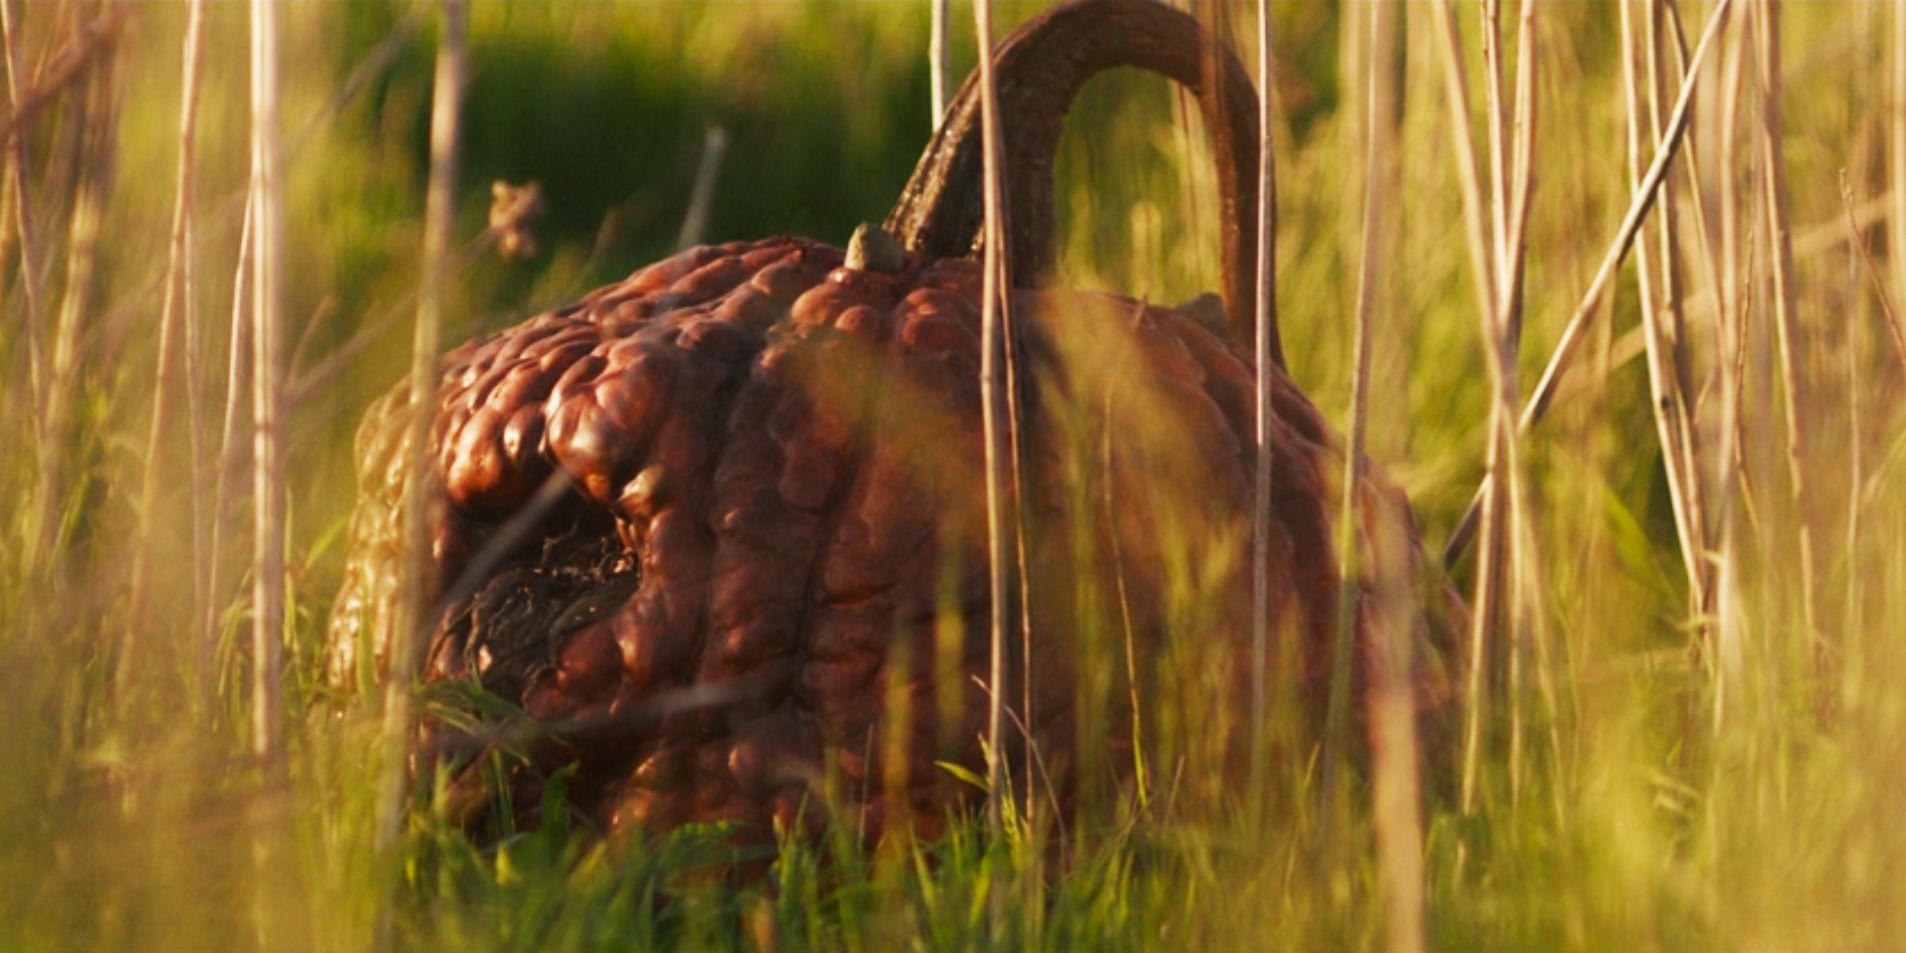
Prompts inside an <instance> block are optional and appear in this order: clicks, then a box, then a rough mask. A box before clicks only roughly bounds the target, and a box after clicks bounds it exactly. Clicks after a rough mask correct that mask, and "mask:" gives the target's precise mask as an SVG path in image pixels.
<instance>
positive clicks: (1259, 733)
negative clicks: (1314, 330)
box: [1250, 0, 1278, 781]
mask: <svg viewBox="0 0 1906 953" xmlns="http://www.w3.org/2000/svg"><path fill="white" fill-rule="evenodd" d="M1276 65H1277V60H1276V46H1275V45H1274V44H1273V43H1272V35H1271V4H1270V0H1258V7H1257V79H1258V97H1257V116H1258V122H1257V128H1258V144H1257V279H1256V285H1255V292H1256V315H1255V328H1256V334H1255V335H1254V336H1253V339H1254V340H1255V341H1256V342H1257V347H1256V351H1255V353H1254V354H1253V359H1254V360H1255V361H1256V363H1257V393H1256V400H1257V413H1256V415H1255V418H1254V424H1255V428H1256V430H1255V434H1254V436H1255V437H1256V439H1257V448H1256V450H1257V467H1256V471H1255V473H1254V474H1253V482H1252V487H1251V489H1252V494H1251V729H1250V739H1251V759H1250V763H1251V777H1252V779H1253V781H1261V780H1262V779H1263V771H1264V759H1265V755H1266V752H1265V731H1266V726H1265V719H1266V717H1267V715H1268V707H1269V689H1268V687H1267V685H1266V682H1267V680H1268V679H1269V677H1270V672H1269V669H1270V644H1271V549H1270V547H1271V534H1272V532H1273V525H1272V517H1273V515H1274V512H1273V509H1272V502H1271V487H1272V483H1273V472H1274V468H1275V466H1276V453H1275V452H1274V451H1275V446H1274V440H1273V436H1274V434H1275V433H1276V429H1277V407H1276V403H1275V401H1274V400H1273V394H1274V393H1275V392H1276V378H1275V377H1273V375H1274V374H1276V373H1277V372H1278V362H1277V355H1276V351H1275V349H1274V348H1275V342H1276V340H1277V154H1276V151H1275V150H1274V149H1273V148H1272V145H1273V143H1272V139H1271V130H1272V129H1273V128H1275V126H1276V122H1275V120H1276V118H1277V115H1276V109H1275V102H1274V98H1273V96H1272V78H1273V76H1274V75H1275V71H1276Z"/></svg>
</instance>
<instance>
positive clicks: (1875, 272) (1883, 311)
mask: <svg viewBox="0 0 1906 953" xmlns="http://www.w3.org/2000/svg"><path fill="white" fill-rule="evenodd" d="M1840 203H1841V205H1842V206H1843V207H1845V209H1846V230H1847V239H1848V241H1849V242H1850V243H1851V244H1852V245H1853V247H1854V249H1855V250H1856V251H1857V252H1858V254H1859V261H1860V265H1861V267H1862V268H1863V269H1864V270H1865V272H1866V275H1867V278H1868V279H1869V280H1870V281H1871V282H1872V285H1873V296H1874V297H1875V298H1877V299H1878V300H1879V305H1880V316H1881V317H1882V318H1884V319H1885V321H1886V331H1887V335H1888V337H1890V338H1891V339H1892V342H1893V353H1894V354H1896V355H1897V356H1898V357H1899V360H1900V364H1901V365H1902V366H1906V327H1902V326H1901V324H1900V318H1899V311H1898V309H1896V308H1894V307H1893V296H1892V295H1890V294H1888V293H1887V291H1886V276H1885V275H1884V274H1883V273H1882V272H1881V271H1880V268H1879V265H1877V264H1875V263H1874V261H1873V253H1872V251H1871V250H1869V249H1868V248H1867V247H1866V236H1865V235H1863V234H1861V231H1860V226H1859V223H1858V222H1856V221H1855V220H1854V218H1853V186H1852V185H1851V184H1850V183H1848V182H1847V178H1846V170H1845V169H1841V170H1840ZM1855 449H1857V442H1856V447H1855Z"/></svg>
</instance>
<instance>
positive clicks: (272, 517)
mask: <svg viewBox="0 0 1906 953" xmlns="http://www.w3.org/2000/svg"><path fill="white" fill-rule="evenodd" d="M251 14H252V22H251V68H252V73H251V103H252V114H251V146H252V149H251V174H252V189H253V193H252V214H253V215H254V216H255V217H256V218H255V226H256V228H257V233H256V235H254V241H253V243H252V329H253V333H252V421H253V426H254V427H255V428H256V430H255V432H254V433H253V435H252V483H253V489H252V506H253V511H254V526H253V533H254V536H253V552H252V563H253V570H252V673H251V685H252V751H253V753H254V754H255V755H257V756H258V757H259V758H260V759H261V760H267V761H268V760H271V759H274V758H275V757H276V756H277V754H278V747H279V740H278V735H279V722H280V717H281V713H280V711H279V702H280V699H279V687H280V677H281V675H280V672H279V653H280V649H281V646H282V643H283V641H284V627H285V523H284V520H285V485H284V460H283V457H282V456H281V448H282V438H283V429H282V426H283V425H282V423H281V421H280V420H279V407H280V403H279V380H278V377H279V363H280V351H281V350H282V349H283V348H282V346H281V342H280V336H281V329H280V326H279V322H280V321H281V319H282V311H283V302H284V286H283V280H282V275H283V254H284V220H283V218H282V216H283V203H284V183H283V182H282V181H281V179H280V175H281V173H282V172H283V169H282V168H281V167H280V165H279V153H278V142H279V139H278V133H279V129H278V4H277V3H276V2H275V0H252V6H251Z"/></svg>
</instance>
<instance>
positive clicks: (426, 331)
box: [376, 0, 714, 946]
mask: <svg viewBox="0 0 1906 953" xmlns="http://www.w3.org/2000/svg"><path fill="white" fill-rule="evenodd" d="M467 17H468V12H467V10H466V8H465V6H464V3H463V0H445V2H444V4H443V31H442V33H441V34H440V38H439V40H438V46H437V66H436V75H435V77H434V78H433V80H432V95H431V107H430V179H429V185H428V190H427V193H426V197H425V205H424V248H423V273H422V275H421V280H420V281H419V288H418V293H417V321H416V325H415V327H414V331H413V335H412V339H411V358H410V383H409V392H410V416H409V419H408V420H407V421H406V422H405V423H406V433H405V438H404V446H405V453H406V455H407V457H408V459H407V460H406V462H405V473H406V474H408V475H409V479H408V480H406V481H405V484H404V503H403V521H404V534H403V538H404V541H405V546H406V552H405V553H404V559H403V562H402V564H401V569H400V571H401V573H402V578H401V579H400V581H399V588H398V607H397V616H396V624H395V625H394V626H393V628H392V634H391V645H390V649H389V657H388V659H387V660H386V665H387V668H388V672H387V674H386V676H385V693H384V728H383V752H382V754H383V762H382V765H381V770H382V775H381V779H380V783H381V787H380V790H379V791H378V805H377V810H378V815H377V832H376V838H377V841H376V847H377V849H378V851H379V853H380V854H386V853H388V852H390V851H392V850H394V849H395V848H396V846H397V845H398V843H399V841H400V838H399V834H400V833H401V832H402V822H403V817H404V803H405V800H406V798H405V783H404V782H405V773H406V766H407V765H408V764H409V762H410V737H411V721H412V713H411V703H412V694H413V693H414V691H415V686H414V685H413V681H414V679H415V677H416V668H417V661H418V655H419V653H420V651H421V649H422V642H423V635H424V633H425V632H426V627H427V626H428V625H429V624H430V621H429V620H430V618H431V617H432V616H433V615H434V613H432V612H431V609H432V607H431V605H430V597H429V593H428V587H429V581H428V580H429V573H430V569H431V562H432V556H431V549H430V546H431V540H432V538H433V535H434V534H433V533H432V532H431V527H430V511H431V508H432V506H433V504H434V501H433V500H432V499H431V494H432V493H433V492H434V485H435V481H434V480H431V479H429V478H427V476H426V474H429V473H430V472H431V453H430V450H429V440H430V423H431V420H432V419H433V418H434V417H435V415H436V409H437V374H438V370H437V360H438V352H439V351H440V350H441V344H440V339H441V337H442V328H443V311H444V294H445V291H446V288H447V285H448V283H449V282H448V278H449V270H450V253H451V248H450V244H451V240H452V236H451V232H452V230H453V228H454V226H455V224H456V187H457V145H458V139H459V136H460V134H461V127H462V112H463V88H464V82H465V77H466V73H467V69H466V67H465V49H464V43H465V41H464V35H465V31H466V29H467ZM709 148H710V149H711V151H712V150H713V148H714V147H713V145H712V143H711V145H710V147H709ZM395 860H396V858H394V857H393V858H391V861H392V864H391V875H392V889H393V890H395V889H396V886H397V884H398V883H400V881H401V878H399V877H398V876H397V872H398V869H399V868H398V865H397V864H396V863H395ZM391 915H392V913H391V911H390V910H389V908H386V910H385V911H384V912H383V914H382V915H381V919H382V924H381V925H380V929H379V937H378V939H379V942H380V943H382V944H385V945H386V946H388V943H389V941H390V940H391V939H393V937H392V935H391V932H390V931H391V921H390V920H389V919H388V918H389V917H390V916H391Z"/></svg>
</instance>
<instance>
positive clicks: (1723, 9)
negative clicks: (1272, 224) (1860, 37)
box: [1438, 0, 1733, 564]
mask: <svg viewBox="0 0 1906 953" xmlns="http://www.w3.org/2000/svg"><path fill="white" fill-rule="evenodd" d="M1447 2H1448V0H1438V3H1439V4H1446V3H1447ZM1732 4H1733V0H1718V2H1717V3H1716V4H1715V5H1714V10H1713V12H1712V13H1711V14H1709V16H1708V22H1707V26H1706V28H1705V29H1704V30H1703V31H1702V34H1701V41H1700V42H1699V43H1697V44H1695V47H1694V55H1693V56H1692V57H1691V58H1690V59H1689V65H1688V72H1687V76H1686V78H1685V79H1684V80H1683V81H1682V84H1681V93H1680V96H1679V98H1678V99H1677V100H1676V101H1675V106H1674V111H1673V113H1671V114H1670V116H1669V119H1668V126H1667V129H1666V130H1664V132H1663V135H1662V142H1661V146H1660V148H1659V149H1658V150H1657V151H1656V152H1655V157H1654V161H1653V162H1651V163H1650V164H1649V166H1648V171H1647V174H1646V175H1643V176H1642V179H1641V185H1640V187H1639V188H1638V189H1637V190H1636V191H1635V194H1634V195H1633V196H1632V197H1631V200H1630V204H1629V206H1628V210H1627V212H1625V213H1624V214H1623V216H1622V221H1621V225H1620V226H1619V227H1618V228H1617V229H1616V233H1615V239H1614V241H1613V242H1612V243H1611V244H1610V245H1609V247H1608V250H1607V252H1606V253H1605V254H1604V255H1603V258H1602V262H1601V265H1600V266H1599V267H1597V268H1596V271H1595V277H1594V278H1593V279H1592V280H1591V281H1590V282H1589V287H1588V290H1587V291H1586V292H1585V293H1584V294H1583V296H1582V300H1581V303H1580V304H1578V305H1577V306H1576V308H1575V312H1574V313H1573V314H1572V315H1571V316H1570V317H1569V320H1568V323H1567V324H1566V325H1564V327H1563V330H1562V336H1561V338H1560V340H1558V341H1557V342H1556V345H1555V349H1554V350H1553V351H1552V352H1551V353H1550V355H1549V360H1548V364H1547V365H1546V366H1545V367H1544V368H1543V371H1542V376H1541V378H1540V379H1539V380H1538V381H1537V382H1536V385H1535V389H1534V390H1533V391H1532V392H1530V394H1529V398H1528V400H1527V401H1526V402H1524V404H1523V407H1522V414H1521V416H1520V418H1519V419H1518V421H1517V427H1518V428H1520V430H1521V431H1522V432H1524V433H1527V432H1528V431H1529V430H1530V429H1532V428H1533V427H1534V426H1535V425H1536V424H1537V423H1540V422H1541V420H1542V418H1543V416H1544V415H1546V414H1547V413H1548V410H1549V405H1550V403H1551V402H1552V401H1553V399H1554V397H1555V395H1556V393H1557V391H1558V389H1559V388H1560V386H1561V383H1562V378H1563V376H1564V375H1565V374H1566V373H1567V371H1568V367H1569V365H1570V364H1571V363H1572V362H1573V361H1574V358H1575V354H1576V352H1577V351H1578V350H1580V348H1581V345H1582V342H1583V341H1584V340H1585V339H1586V337H1587V333H1588V329H1589V325H1590V324H1591V323H1592V322H1593V320H1594V317H1595V314H1596V312H1597V311H1599V310H1600V308H1601V304H1602V298H1603V295H1605V294H1606V293H1607V291H1608V288H1609V286H1610V284H1612V283H1613V281H1614V280H1615V276H1616V274H1617V273H1618V272H1619V271H1620V270H1621V263H1622V261H1623V259H1625V258H1626V257H1627V255H1628V249H1629V247H1630V246H1631V245H1632V244H1633V243H1634V239H1635V235H1636V234H1637V233H1638V232H1639V231H1640V229H1641V223H1642V220H1643V219H1645V218H1646V217H1647V214H1648V210H1649V209H1650V208H1651V207H1653V204H1654V201H1655V197H1656V194H1657V192H1658V191H1659V189H1660V186H1661V182H1662V180H1663V179H1664V178H1666V176H1667V171H1668V166H1669V164H1670V163H1672V162H1673V160H1674V156H1675V154H1676V152H1677V151H1678V150H1679V148H1680V144H1681V141H1682V139H1683V138H1684V137H1685V135H1686V133H1687V128H1688V113H1689V110H1690V109H1691V108H1692V106H1693V99H1694V88H1695V84H1696V81H1697V80H1698V78H1699V77H1700V73H1701V71H1700V64H1701V63H1703V62H1705V61H1706V58H1707V50H1708V47H1709V46H1710V45H1711V44H1712V42H1713V39H1714V37H1715V36H1717V35H1719V33H1720V30H1721V27H1722V26H1723V25H1724V24H1725V23H1726V22H1727V14H1728V11H1729V10H1730V9H1731V8H1732ZM1458 149H1459V150H1461V149H1462V146H1461V145H1460V142H1459V144H1458ZM1469 151H1470V152H1471V153H1472V154H1473V149H1471V150H1469ZM1489 486H1490V481H1489V478H1488V477H1484V479H1483V482H1482V485H1480V486H1478V487H1477V488H1476V493H1475V495H1474V496H1473V497H1472V498H1471V500H1470V503H1469V507H1468V508H1467V509H1466V510H1465V511H1464V513H1463V516H1462V518H1461V519H1460V520H1458V521H1457V525H1456V528H1455V529H1454V530H1452V531H1451V533H1450V537H1449V540H1448V542H1447V543H1446V544H1445V545H1444V547H1443V562H1444V563H1445V564H1454V563H1455V562H1456V561H1457V560H1459V559H1461V558H1462V555H1463V553H1464V551H1466V550H1467V549H1468V548H1469V544H1470V542H1471V541H1473V539H1474V537H1475V530H1476V521H1477V519H1478V517H1479V516H1480V515H1481V511H1482V506H1483V501H1484V500H1485V499H1486V498H1487V496H1488V492H1489Z"/></svg>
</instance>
